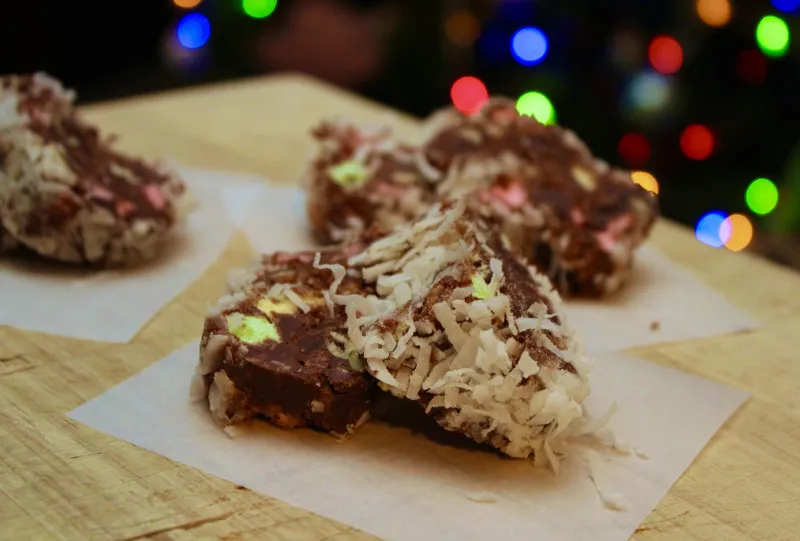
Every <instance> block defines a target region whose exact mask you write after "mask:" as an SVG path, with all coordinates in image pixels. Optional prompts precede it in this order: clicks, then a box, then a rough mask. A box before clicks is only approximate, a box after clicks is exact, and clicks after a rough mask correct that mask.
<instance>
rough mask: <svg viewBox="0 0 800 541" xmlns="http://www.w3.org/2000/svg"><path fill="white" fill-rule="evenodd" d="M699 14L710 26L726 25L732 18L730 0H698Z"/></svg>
mask: <svg viewBox="0 0 800 541" xmlns="http://www.w3.org/2000/svg"><path fill="white" fill-rule="evenodd" d="M695 8H696V9H697V16H698V17H700V20H701V21H703V22H704V23H706V24H707V25H708V26H714V27H720V26H725V25H726V24H728V22H729V21H730V20H731V3H730V0H697V4H696V6H695Z"/></svg>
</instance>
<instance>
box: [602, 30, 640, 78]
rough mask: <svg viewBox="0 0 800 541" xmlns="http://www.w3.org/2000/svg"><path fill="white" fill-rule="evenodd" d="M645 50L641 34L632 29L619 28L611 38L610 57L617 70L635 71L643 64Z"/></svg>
mask: <svg viewBox="0 0 800 541" xmlns="http://www.w3.org/2000/svg"><path fill="white" fill-rule="evenodd" d="M643 49H644V47H643V45H642V37H641V34H639V32H637V31H635V30H632V29H630V28H624V27H622V28H617V29H615V30H614V33H613V34H612V36H611V41H610V43H609V56H611V62H612V63H613V64H614V66H616V67H617V68H619V69H625V70H633V69H636V68H638V67H639V66H640V65H641V63H642V58H643Z"/></svg>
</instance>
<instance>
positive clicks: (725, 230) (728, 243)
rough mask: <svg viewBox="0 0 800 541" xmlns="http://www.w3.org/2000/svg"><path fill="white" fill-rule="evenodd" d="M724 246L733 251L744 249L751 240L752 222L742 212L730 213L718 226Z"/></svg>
mask: <svg viewBox="0 0 800 541" xmlns="http://www.w3.org/2000/svg"><path fill="white" fill-rule="evenodd" d="M720 236H722V238H723V239H724V240H725V247H726V248H728V249H729V250H731V251H733V252H738V251H740V250H744V249H745V248H747V246H748V245H749V244H750V241H752V240H753V224H752V223H751V222H750V220H749V219H748V218H747V216H745V215H743V214H731V215H730V216H728V217H727V218H726V219H725V221H724V222H722V226H721V227H720Z"/></svg>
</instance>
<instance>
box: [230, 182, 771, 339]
mask: <svg viewBox="0 0 800 541" xmlns="http://www.w3.org/2000/svg"><path fill="white" fill-rule="evenodd" d="M261 198H262V199H261V200H260V201H259V203H258V204H257V205H254V206H253V212H252V214H251V215H250V216H249V217H248V218H247V220H245V221H244V224H243V226H242V229H243V231H244V232H245V234H246V235H247V238H248V240H249V241H250V243H251V244H252V245H253V247H254V248H256V249H257V250H258V251H260V252H271V251H275V250H288V251H291V250H300V249H310V248H313V247H314V243H313V240H312V239H311V236H310V233H309V231H308V226H307V218H306V214H305V207H304V205H305V201H304V196H303V194H302V192H301V191H300V190H299V189H297V188H293V187H292V188H290V187H270V188H268V189H267V190H265V192H264V193H263V194H262V196H261ZM566 310H567V316H568V320H569V323H570V326H572V327H573V328H575V329H576V330H577V332H578V333H579V336H580V338H581V340H582V342H583V343H584V345H585V347H586V349H587V350H588V351H590V352H598V351H613V350H621V349H626V348H631V347H635V346H645V345H650V344H656V343H661V342H672V341H678V340H689V339H693V338H703V337H707V336H715V335H719V334H727V333H732V332H738V331H742V330H746V329H751V328H754V327H756V326H758V323H757V322H756V321H755V320H754V319H753V318H752V317H750V316H749V315H748V314H746V313H745V312H743V311H742V310H740V309H738V308H736V307H735V306H733V305H732V304H731V303H730V302H728V301H727V300H726V299H725V298H724V297H723V296H722V295H720V294H719V293H717V292H716V291H714V290H713V289H711V288H710V287H709V286H707V285H705V284H704V283H703V282H702V281H700V280H699V279H698V278H696V277H695V276H694V275H692V274H691V273H690V272H689V271H687V270H685V269H683V268H681V267H679V266H678V265H675V264H674V263H672V262H671V261H670V260H669V259H667V257H666V256H664V255H662V254H660V253H659V252H658V251H657V250H656V249H655V248H652V247H650V246H645V247H643V248H642V249H641V250H639V251H638V253H637V254H636V263H635V268H634V274H633V276H632V278H631V280H630V282H629V283H628V284H627V285H626V286H625V288H624V289H623V290H622V291H621V292H620V293H619V294H617V295H615V296H612V297H611V298H607V299H602V300H568V301H567V302H566Z"/></svg>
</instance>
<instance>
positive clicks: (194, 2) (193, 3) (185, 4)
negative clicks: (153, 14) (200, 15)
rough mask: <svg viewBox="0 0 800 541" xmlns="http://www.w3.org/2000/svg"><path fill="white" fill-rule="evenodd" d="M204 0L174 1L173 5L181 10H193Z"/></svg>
mask: <svg viewBox="0 0 800 541" xmlns="http://www.w3.org/2000/svg"><path fill="white" fill-rule="evenodd" d="M202 1H203V0H172V3H173V4H175V5H176V6H177V7H179V8H183V9H192V8H193V7H197V6H199V5H200V2H202Z"/></svg>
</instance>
